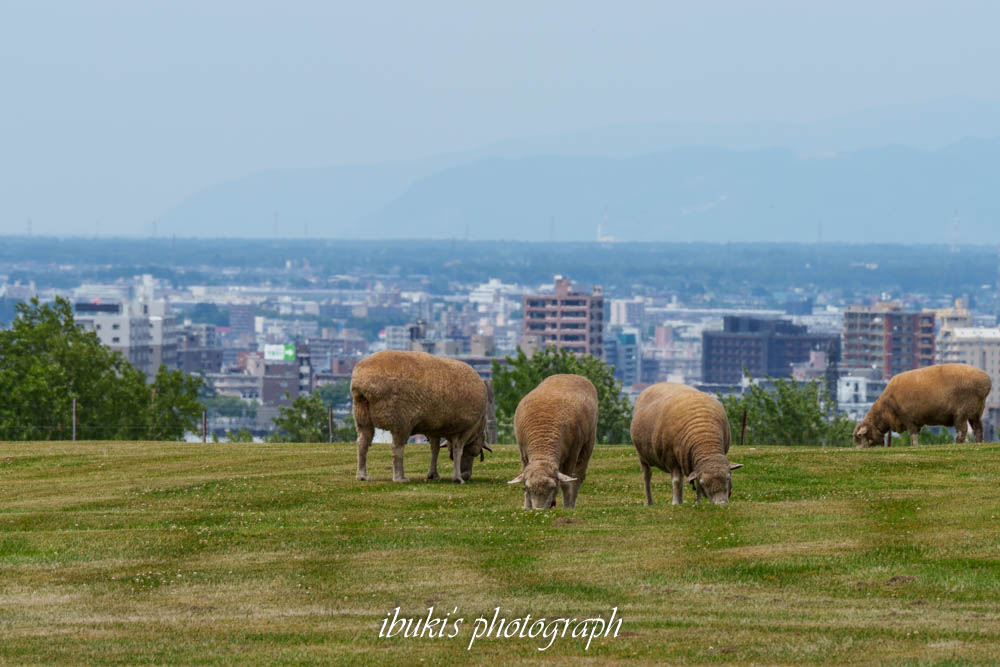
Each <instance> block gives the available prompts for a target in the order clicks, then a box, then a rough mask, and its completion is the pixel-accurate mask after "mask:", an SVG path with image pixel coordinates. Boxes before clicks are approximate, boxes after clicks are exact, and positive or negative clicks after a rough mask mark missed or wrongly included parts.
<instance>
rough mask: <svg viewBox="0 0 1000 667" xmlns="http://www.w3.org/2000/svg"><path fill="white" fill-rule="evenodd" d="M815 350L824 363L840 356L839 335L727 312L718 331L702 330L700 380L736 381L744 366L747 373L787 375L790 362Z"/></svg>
mask: <svg viewBox="0 0 1000 667" xmlns="http://www.w3.org/2000/svg"><path fill="white" fill-rule="evenodd" d="M815 350H822V351H823V352H825V355H826V356H825V359H826V363H827V364H828V365H829V364H833V365H835V364H836V363H837V361H838V360H839V359H840V337H839V336H837V335H836V334H817V333H809V331H808V329H807V328H806V327H805V326H802V325H797V324H792V322H791V321H789V320H777V319H764V318H757V317H748V316H742V315H740V316H738V315H727V316H726V317H725V318H723V329H722V331H705V332H703V333H702V370H701V373H702V382H704V383H706V384H726V385H735V384H739V382H740V380H741V378H742V377H743V373H744V370H746V372H747V373H749V374H750V376H751V377H756V378H759V377H764V376H769V377H773V378H787V377H791V375H792V366H793V364H801V363H803V362H808V361H809V360H810V358H811V357H810V355H811V353H812V352H813V351H815Z"/></svg>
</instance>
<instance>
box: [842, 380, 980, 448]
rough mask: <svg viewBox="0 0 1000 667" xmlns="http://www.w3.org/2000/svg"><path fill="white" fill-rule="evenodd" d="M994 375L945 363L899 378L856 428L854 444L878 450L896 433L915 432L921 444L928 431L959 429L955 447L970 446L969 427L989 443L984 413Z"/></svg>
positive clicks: (891, 382) (879, 398)
mask: <svg viewBox="0 0 1000 667" xmlns="http://www.w3.org/2000/svg"><path fill="white" fill-rule="evenodd" d="M991 388H992V382H991V381H990V376H989V375H987V374H986V373H985V372H983V371H981V370H979V369H978V368H973V367H972V366H967V365H965V364H940V365H936V366H927V367H926V368H917V369H915V370H912V371H906V372H905V373H900V374H899V375H896V376H895V377H893V378H892V379H891V380H889V384H887V385H886V387H885V391H883V392H882V395H881V396H879V397H878V399H877V400H876V401H875V403H874V404H873V405H872V407H871V409H870V410H869V411H868V414H867V415H865V418H864V419H862V420H861V421H860V422H858V425H857V426H855V427H854V444H855V445H856V446H858V447H874V446H875V445H881V444H886V445H888V444H889V443H891V441H892V432H893V431H895V432H897V433H902V432H903V431H909V433H910V439H911V442H913V444H914V445H916V444H917V442H918V435H917V434H918V433H919V432H920V428H921V427H923V426H954V427H955V442H965V435H966V432H967V430H968V426H969V425H970V424H971V425H972V432H973V434H974V435H975V437H976V440H977V441H978V442H982V441H983V421H982V416H983V408H984V407H985V405H986V397H987V396H988V395H989V393H990V389H991Z"/></svg>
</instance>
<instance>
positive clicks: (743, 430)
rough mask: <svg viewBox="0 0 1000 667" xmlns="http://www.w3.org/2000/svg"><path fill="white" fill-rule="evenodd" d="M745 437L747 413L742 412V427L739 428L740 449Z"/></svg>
mask: <svg viewBox="0 0 1000 667" xmlns="http://www.w3.org/2000/svg"><path fill="white" fill-rule="evenodd" d="M746 435H747V411H746V410H744V411H743V425H742V426H740V447H742V446H743V439H744V438H745V437H746Z"/></svg>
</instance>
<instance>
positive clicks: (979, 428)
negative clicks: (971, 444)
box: [969, 417, 985, 442]
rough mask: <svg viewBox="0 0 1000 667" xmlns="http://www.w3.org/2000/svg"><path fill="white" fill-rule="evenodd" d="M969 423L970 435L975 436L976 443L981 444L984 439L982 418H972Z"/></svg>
mask: <svg viewBox="0 0 1000 667" xmlns="http://www.w3.org/2000/svg"><path fill="white" fill-rule="evenodd" d="M969 423H970V424H971V425H972V435H974V436H975V438H976V442H982V441H983V439H984V437H985V436H984V435H983V418H982V417H973V418H972V419H970V420H969Z"/></svg>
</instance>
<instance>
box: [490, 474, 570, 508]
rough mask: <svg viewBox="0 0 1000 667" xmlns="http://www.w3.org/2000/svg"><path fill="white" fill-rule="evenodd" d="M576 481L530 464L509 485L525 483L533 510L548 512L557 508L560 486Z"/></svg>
mask: <svg viewBox="0 0 1000 667" xmlns="http://www.w3.org/2000/svg"><path fill="white" fill-rule="evenodd" d="M575 481H576V477H570V476H569V475H566V474H564V473H561V472H559V470H558V469H555V470H549V469H547V468H545V467H543V466H534V465H532V464H530V463H529V464H528V465H527V466H526V467H525V468H524V470H522V471H521V474H520V475H518V476H517V477H515V478H514V479H512V480H510V481H509V482H507V483H508V484H521V483H523V484H524V490H525V492H526V493H527V494H528V502H529V504H530V505H531V509H533V510H547V509H549V508H551V507H555V506H556V492H558V491H559V485H560V484H568V483H569V482H575Z"/></svg>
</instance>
